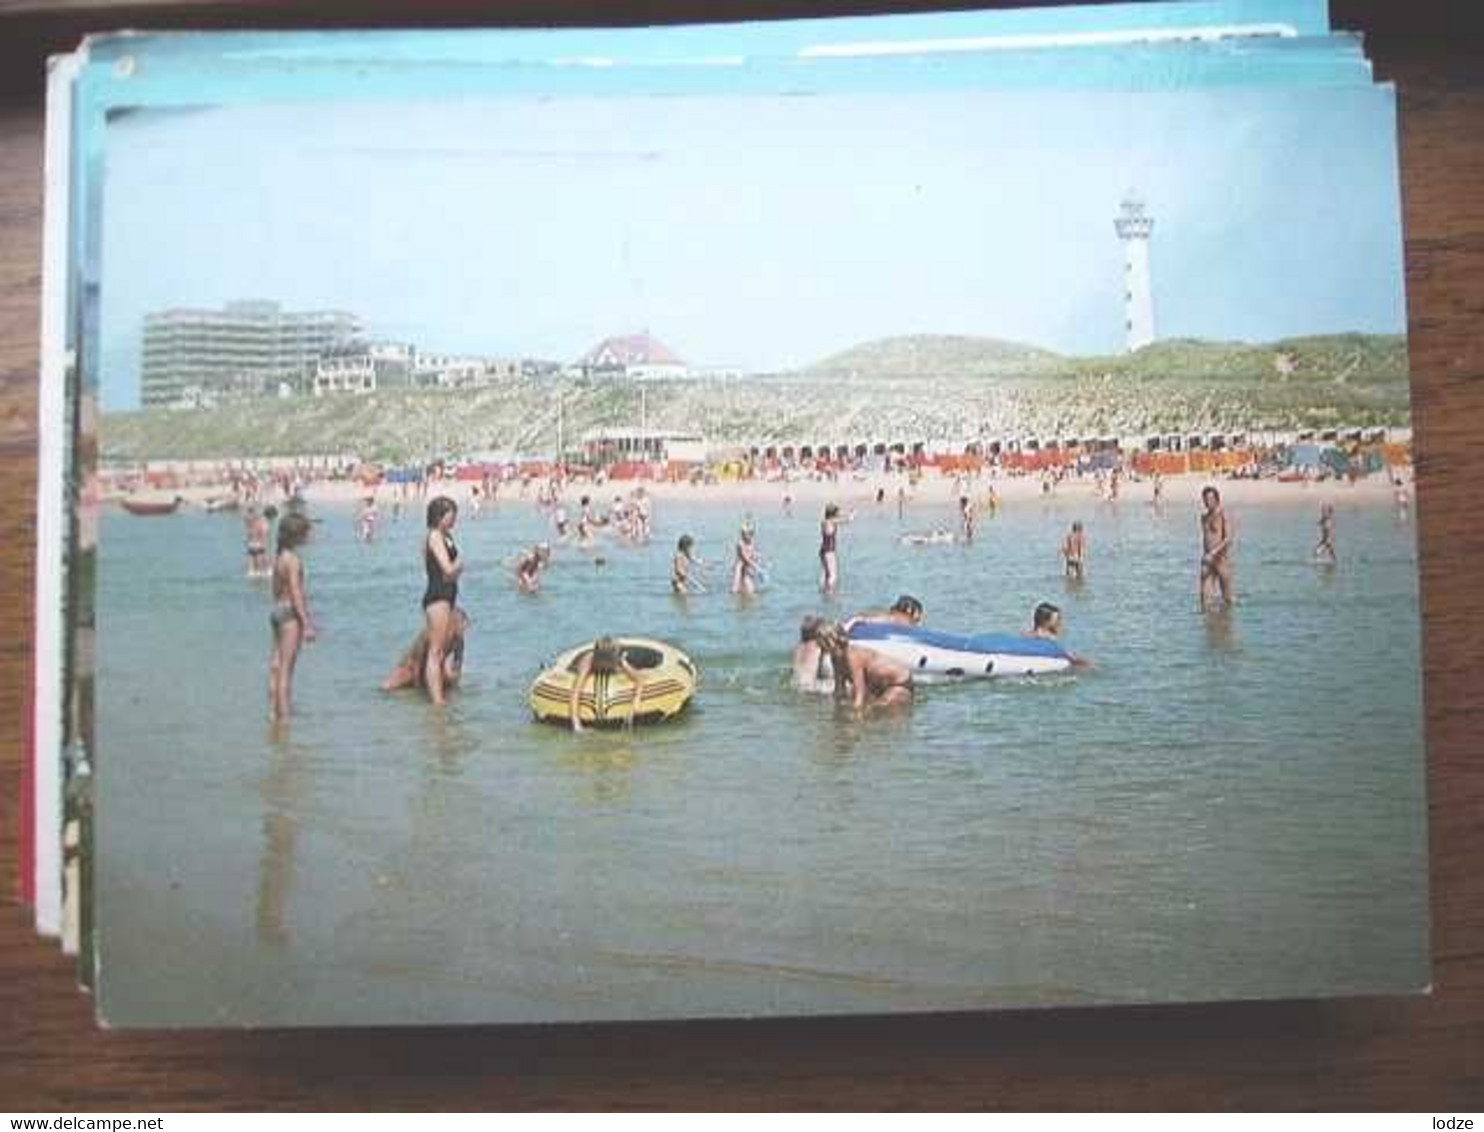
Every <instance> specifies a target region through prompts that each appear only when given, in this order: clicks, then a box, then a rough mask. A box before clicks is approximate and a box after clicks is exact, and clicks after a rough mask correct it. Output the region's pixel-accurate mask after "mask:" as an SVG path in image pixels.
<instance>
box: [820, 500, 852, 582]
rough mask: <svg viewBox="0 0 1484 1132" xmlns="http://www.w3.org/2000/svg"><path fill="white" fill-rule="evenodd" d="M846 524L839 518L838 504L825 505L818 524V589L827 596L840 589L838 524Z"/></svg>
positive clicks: (843, 519)
mask: <svg viewBox="0 0 1484 1132" xmlns="http://www.w3.org/2000/svg"><path fill="white" fill-rule="evenodd" d="M848 522H850V520H849V519H848V518H842V517H841V515H840V505H839V504H838V503H828V504H826V505H825V509H824V518H823V519H822V520H821V521H820V524H819V567H820V578H819V588H820V589H821V590H823V591H824V592H825V593H827V594H832V593H834V592H835V591H836V590H837V589H839V588H840V550H839V542H840V524H842V523H848Z"/></svg>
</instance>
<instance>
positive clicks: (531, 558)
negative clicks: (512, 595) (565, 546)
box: [515, 542, 551, 594]
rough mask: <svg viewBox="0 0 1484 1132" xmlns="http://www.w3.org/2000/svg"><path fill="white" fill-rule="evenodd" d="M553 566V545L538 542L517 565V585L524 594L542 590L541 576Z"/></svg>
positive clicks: (522, 556) (519, 559)
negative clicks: (549, 566)
mask: <svg viewBox="0 0 1484 1132" xmlns="http://www.w3.org/2000/svg"><path fill="white" fill-rule="evenodd" d="M550 564H551V544H550V543H545V542H538V543H537V544H536V545H535V546H533V547H531V549H530V550H528V551H526V552H525V553H524V554H522V555H521V556H520V558H518V559H517V560H516V563H515V585H516V588H517V589H518V590H520V592H521V593H523V594H533V593H536V592H538V591H539V590H540V589H541V574H542V572H543V571H544V570H545V569H546V567H547V566H548V565H550Z"/></svg>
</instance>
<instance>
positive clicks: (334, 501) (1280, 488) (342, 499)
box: [103, 474, 1412, 512]
mask: <svg viewBox="0 0 1484 1132" xmlns="http://www.w3.org/2000/svg"><path fill="white" fill-rule="evenodd" d="M965 483H966V484H967V490H968V492H969V494H970V495H971V496H972V497H973V498H974V499H975V501H976V502H977V503H978V504H979V505H980V506H981V507H983V506H984V505H986V503H987V500H988V497H989V492H990V489H991V488H993V490H994V491H995V492H996V493H997V494H998V496H999V499H1000V502H1001V505H1002V506H1006V507H1013V506H1024V505H1026V504H1028V503H1034V502H1037V501H1041V500H1044V499H1046V498H1048V496H1046V495H1045V494H1043V491H1042V486H1041V481H1040V479H1039V477H1036V476H1000V477H992V476H987V475H985V476H979V477H977V478H970V479H968V480H966V481H957V480H955V479H954V478H953V477H952V476H947V475H938V474H930V475H926V476H924V477H922V478H921V479H920V480H919V481H918V483H917V484H916V486H910V485H908V483H907V481H906V479H905V478H904V477H903V476H901V475H860V476H855V475H843V476H840V477H839V478H838V479H836V480H828V479H816V478H798V479H793V480H789V481H783V480H762V479H752V480H736V481H724V482H719V483H702V484H692V483H670V482H667V481H642V480H608V481H596V482H595V481H581V482H575V483H570V484H569V485H568V486H567V487H566V488H565V490H564V491H563V493H562V499H563V502H564V503H566V504H568V505H569V506H570V505H573V504H576V503H577V502H578V501H579V500H580V499H581V498H582V496H584V495H590V496H592V497H593V500H594V502H595V504H597V505H598V506H600V507H601V506H603V505H605V504H606V503H609V502H611V501H612V500H613V499H614V498H615V497H616V496H620V495H628V494H629V493H631V492H633V491H635V490H636V489H637V488H639V487H643V489H644V490H645V492H646V493H647V494H648V495H649V496H650V497H651V498H653V499H654V500H655V501H656V503H657V504H663V503H665V502H667V501H684V502H686V503H690V504H711V505H715V506H719V507H733V508H739V509H744V510H752V511H756V512H762V511H765V510H781V509H782V508H783V506H784V501H785V499H791V500H792V507H793V509H794V510H795V511H814V510H817V509H820V508H822V507H823V506H824V505H825V504H826V503H831V502H834V503H839V504H840V505H841V506H842V507H845V508H847V509H850V508H854V509H858V510H865V509H866V508H873V507H876V506H878V504H877V503H876V495H877V492H878V491H884V492H885V498H884V501H883V502H882V503H881V504H880V505H879V506H881V507H884V508H895V507H896V505H897V493H898V490H899V489H901V488H903V487H905V488H906V490H907V497H906V506H907V507H908V509H909V510H910V509H911V508H912V507H914V506H942V505H949V504H952V503H954V502H955V501H956V499H957V492H958V489H959V488H960V487H961V486H963V484H965ZM1407 483H1408V488H1407V490H1408V496H1409V500H1410V497H1411V494H1412V485H1411V482H1410V476H1409V477H1408V480H1407ZM473 486H474V485H473V484H472V483H469V482H466V481H461V480H453V479H450V480H445V481H441V482H439V483H435V484H430V485H429V488H428V496H427V497H428V498H431V497H432V496H434V495H438V494H446V495H449V496H451V497H452V498H453V499H455V500H456V501H458V502H459V503H460V504H465V505H467V504H468V502H469V501H470V498H471V489H472V487H473ZM1208 486H1213V487H1216V488H1217V489H1218V490H1220V492H1221V494H1222V498H1223V500H1224V501H1225V502H1226V503H1227V504H1228V505H1229V506H1232V507H1235V508H1242V507H1270V506H1316V507H1317V506H1318V505H1319V504H1321V503H1326V502H1331V503H1341V502H1344V503H1350V504H1371V505H1385V506H1394V504H1395V496H1394V488H1393V486H1392V484H1391V482H1390V481H1389V479H1388V478H1387V477H1386V476H1385V475H1371V476H1366V477H1363V478H1361V479H1359V480H1357V481H1356V482H1355V483H1353V484H1352V483H1349V482H1348V481H1344V480H1336V479H1330V480H1325V481H1322V482H1299V483H1282V482H1279V481H1278V480H1276V479H1226V478H1221V477H1213V476H1207V475H1199V474H1191V475H1184V476H1170V477H1166V478H1165V480H1164V481H1163V492H1162V494H1163V504H1164V505H1165V506H1187V505H1189V506H1195V505H1196V504H1197V503H1198V501H1199V499H1200V495H1201V491H1202V490H1203V489H1204V488H1206V487H1208ZM538 489H539V485H538V483H537V482H536V481H532V482H531V483H530V484H529V485H528V486H527V487H526V488H525V489H524V490H522V489H521V487H520V485H519V484H518V483H516V484H505V485H503V486H502V487H501V489H500V492H499V495H498V497H497V499H496V500H495V502H494V503H493V504H490V503H489V502H485V503H484V506H485V507H490V506H497V507H504V506H509V505H511V504H530V505H533V506H534V504H535V502H536V497H537V492H538ZM400 490H401V489H400V487H399V485H396V484H387V483H383V484H380V485H378V486H376V487H374V488H367V487H366V486H364V485H362V484H359V483H356V482H354V481H351V480H320V481H314V482H311V483H308V484H306V485H305V487H304V496H305V498H306V500H307V501H308V502H309V504H310V505H311V506H330V507H335V506H352V505H354V504H355V503H356V502H358V501H359V500H362V499H364V498H366V496H367V495H368V494H370V495H374V496H375V498H376V500H377V501H378V503H380V504H384V505H388V506H389V505H390V504H391V503H392V501H393V499H394V498H395V497H396V495H397V494H398V493H399V492H400ZM177 495H178V496H180V497H181V498H182V499H184V500H185V504H186V506H188V507H202V508H204V507H206V506H207V504H208V503H209V502H211V501H213V500H223V499H227V498H229V495H228V492H227V491H225V490H224V489H223V488H222V487H221V486H186V487H181V488H179V489H175V490H163V489H144V490H140V491H138V492H133V493H128V494H125V493H122V492H117V491H109V492H105V494H104V496H103V498H104V501H105V502H108V501H116V500H118V499H120V498H129V499H138V500H161V501H168V500H170V499H172V498H174V497H175V496H177ZM265 498H268V499H271V498H272V496H265ZM407 498H408V501H409V505H413V504H416V503H418V502H419V501H420V500H421V498H423V497H421V496H419V495H418V493H417V492H416V491H415V490H413V491H410V492H409V495H408V497H407ZM1049 498H1051V499H1055V500H1059V501H1063V502H1065V501H1068V500H1075V501H1079V502H1085V503H1087V504H1088V505H1094V504H1106V503H1109V502H1116V503H1119V504H1128V505H1134V504H1146V505H1152V503H1153V501H1154V484H1153V481H1152V480H1148V479H1144V480H1135V479H1132V478H1125V479H1124V480H1123V482H1122V484H1121V486H1120V489H1119V493H1118V498H1117V499H1116V500H1115V501H1110V500H1108V499H1107V498H1101V497H1100V496H1099V494H1098V485H1097V483H1096V481H1095V480H1094V479H1093V478H1091V477H1085V478H1080V479H1078V478H1071V479H1068V480H1066V481H1064V482H1063V483H1061V484H1059V485H1058V486H1057V487H1056V488H1055V490H1054V491H1053V492H1052V493H1051V495H1050V496H1049Z"/></svg>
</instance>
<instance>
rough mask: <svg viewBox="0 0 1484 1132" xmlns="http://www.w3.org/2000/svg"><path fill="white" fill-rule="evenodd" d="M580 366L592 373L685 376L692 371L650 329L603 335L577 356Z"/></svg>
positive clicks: (589, 373)
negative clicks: (649, 331)
mask: <svg viewBox="0 0 1484 1132" xmlns="http://www.w3.org/2000/svg"><path fill="white" fill-rule="evenodd" d="M577 368H578V369H580V370H581V371H582V372H583V374H584V375H586V376H589V377H595V376H606V377H629V378H649V377H684V376H685V375H686V373H688V372H689V367H688V366H687V365H686V363H685V362H684V361H683V360H682V359H681V358H680V356H679V355H678V354H676V353H675V351H674V350H672V349H670V347H668V346H666V345H665V344H664V343H663V342H661V341H660V340H659V339H658V338H655V337H653V336H652V335H650V334H649V333H647V332H646V333H642V334H626V335H623V336H621V337H617V338H605V339H603V341H601V342H599V343H598V344H597V345H596V346H594V347H593V348H592V349H591V350H589V351H588V352H587V353H585V354H583V355H582V357H580V358H579V359H577Z"/></svg>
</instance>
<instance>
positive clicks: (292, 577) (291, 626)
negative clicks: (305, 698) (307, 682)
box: [268, 513, 317, 721]
mask: <svg viewBox="0 0 1484 1132" xmlns="http://www.w3.org/2000/svg"><path fill="white" fill-rule="evenodd" d="M308 538H309V520H308V519H307V518H305V517H304V516H303V515H300V514H298V513H292V514H288V515H285V516H284V517H283V521H282V522H280V523H279V524H278V554H277V557H275V558H274V560H273V612H272V613H270V614H269V615H268V624H269V627H270V628H271V629H272V630H273V651H272V653H270V654H269V658H268V718H269V719H270V720H274V721H278V720H283V719H287V718H288V715H289V711H290V710H291V709H292V707H293V687H294V665H295V664H296V663H297V662H298V659H299V649H300V648H301V647H302V645H303V644H304V642H305V641H312V640H314V639H315V637H316V636H317V633H316V630H315V627H314V621H313V620H312V619H311V618H310V616H309V598H308V595H307V594H306V593H305V589H304V560H303V559H302V558H300V557H299V553H298V548H299V547H300V546H303V545H304V543H305V542H306V541H307V540H308Z"/></svg>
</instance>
